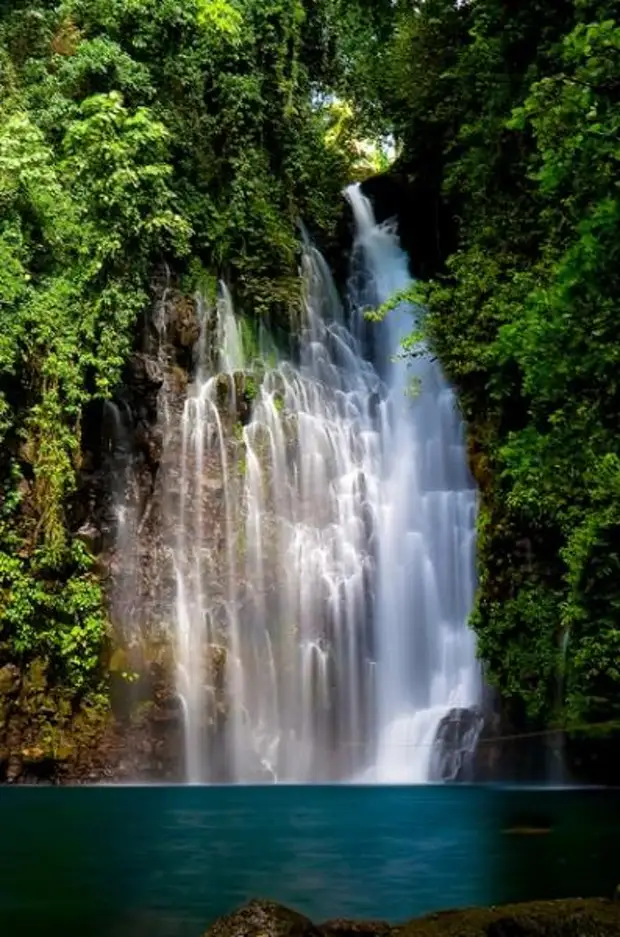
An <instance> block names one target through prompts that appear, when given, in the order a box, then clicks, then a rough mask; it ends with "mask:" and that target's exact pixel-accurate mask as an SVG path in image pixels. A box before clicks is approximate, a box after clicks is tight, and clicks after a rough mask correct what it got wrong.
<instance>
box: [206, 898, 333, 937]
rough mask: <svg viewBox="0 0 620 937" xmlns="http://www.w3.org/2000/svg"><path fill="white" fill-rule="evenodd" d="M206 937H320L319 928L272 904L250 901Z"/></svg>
mask: <svg viewBox="0 0 620 937" xmlns="http://www.w3.org/2000/svg"><path fill="white" fill-rule="evenodd" d="M205 937H321V931H320V930H319V928H318V927H315V925H314V924H313V923H312V921H310V920H308V918H307V917H304V916H303V914H298V913H297V912H296V911H291V910H290V909H289V908H285V907H283V905H280V904H276V902H274V901H251V902H250V903H249V904H247V905H244V906H243V907H242V908H239V909H238V910H237V911H233V913H232V914H228V915H226V917H222V918H219V919H218V920H217V921H216V922H215V923H214V924H213V925H212V926H211V927H210V928H209V930H208V931H207V932H206V934H205Z"/></svg>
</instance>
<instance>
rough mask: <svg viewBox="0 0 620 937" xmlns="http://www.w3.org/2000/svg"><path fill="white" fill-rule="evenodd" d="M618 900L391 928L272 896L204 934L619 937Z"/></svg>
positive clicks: (464, 915)
mask: <svg viewBox="0 0 620 937" xmlns="http://www.w3.org/2000/svg"><path fill="white" fill-rule="evenodd" d="M619 934H620V904H618V903H616V902H611V901H606V900H603V899H597V898H592V899H587V900H583V899H581V898H576V899H570V900H561V901H535V902H531V903H527V904H515V905H506V906H505V907H498V908H467V909H465V910H462V911H441V912H438V913H436V914H429V915H426V917H422V918H417V919H414V920H411V921H408V922H407V923H406V924H402V925H400V926H396V927H390V926H389V925H387V924H385V923H383V922H375V921H358V922H356V921H328V922H327V923H325V924H322V925H319V926H317V925H315V924H313V923H312V922H311V921H309V920H308V918H306V917H304V916H303V915H301V914H298V913H297V912H296V911H291V910H290V909H288V908H285V907H283V906H282V905H279V904H276V903H275V902H271V901H252V902H250V903H249V904H248V905H245V906H244V907H242V908H240V909H239V910H237V911H234V912H233V913H232V914H229V915H227V916H226V917H222V918H219V919H218V920H217V921H216V922H215V923H214V924H213V925H212V926H211V927H210V928H209V930H208V931H207V932H206V934H205V937H357V935H367V937H387V935H390V937H618V935H619Z"/></svg>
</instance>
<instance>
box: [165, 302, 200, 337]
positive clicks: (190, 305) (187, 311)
mask: <svg viewBox="0 0 620 937" xmlns="http://www.w3.org/2000/svg"><path fill="white" fill-rule="evenodd" d="M167 319H168V321H167V330H166V338H167V340H168V341H169V342H170V344H171V345H173V346H175V347H177V348H181V349H187V348H192V347H193V346H194V345H195V343H196V342H197V341H198V339H199V337H200V323H199V321H198V315H197V312H196V304H195V303H194V301H193V300H192V299H190V298H189V297H188V296H183V295H182V294H181V293H176V292H175V293H174V294H173V295H172V297H171V299H170V300H169V302H168V305H167Z"/></svg>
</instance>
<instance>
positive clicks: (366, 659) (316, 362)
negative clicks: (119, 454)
mask: <svg viewBox="0 0 620 937" xmlns="http://www.w3.org/2000/svg"><path fill="white" fill-rule="evenodd" d="M347 196H348V198H349V201H350V203H351V205H352V208H353V212H354V216H355V221H356V228H357V237H356V246H355V251H354V254H355V257H356V260H357V264H358V266H360V265H361V277H360V287H358V289H357V291H356V295H355V296H354V297H353V299H354V306H355V307H356V308H355V309H354V310H353V315H352V321H355V320H356V319H359V318H360V313H361V312H362V310H363V307H364V306H366V305H368V304H372V305H374V304H377V303H381V302H383V301H385V300H386V299H388V298H389V297H390V296H391V295H392V294H393V293H394V292H396V291H398V290H402V289H403V288H404V287H405V286H407V285H408V283H409V282H410V277H409V273H408V267H407V260H406V257H405V255H404V253H403V252H402V250H401V249H400V247H399V244H398V240H397V237H396V235H395V233H394V232H393V231H391V230H390V229H389V228H387V227H385V226H383V227H382V226H378V225H377V224H376V223H375V221H374V218H373V215H372V210H371V207H370V204H369V202H368V201H367V200H366V199H365V197H364V196H363V195H362V193H361V191H360V189H359V188H357V187H352V188H350V189H349V190H348V192H347ZM303 276H304V284H305V293H306V295H305V303H304V307H305V322H304V326H303V332H302V335H301V340H300V361H299V365H297V366H294V365H292V364H290V363H288V362H283V363H282V364H281V365H280V366H279V367H277V368H275V369H273V370H270V371H267V372H266V373H265V374H263V375H262V377H261V378H260V380H257V377H256V375H254V377H253V378H252V380H251V383H250V385H248V381H247V378H245V377H244V375H243V373H242V369H243V365H244V361H243V353H242V343H241V340H240V335H239V331H238V328H237V324H236V322H235V317H234V313H233V310H232V304H231V302H230V297H229V295H228V294H227V292H226V291H223V293H222V298H221V299H220V301H219V304H218V308H217V310H216V326H217V327H216V329H215V331H216V333H217V334H218V335H219V348H220V360H219V363H218V365H219V367H218V370H219V373H218V374H217V375H216V376H210V377H208V376H207V375H206V367H205V364H204V355H205V346H204V342H203V344H202V346H201V347H202V358H201V361H199V363H198V367H197V379H196V382H195V384H194V386H193V387H192V388H191V389H190V392H189V395H188V398H187V402H186V404H185V409H184V412H183V417H182V427H181V436H182V441H181V445H180V472H179V474H180V492H179V503H178V507H177V509H176V514H177V523H176V524H175V529H176V533H175V538H174V544H173V557H174V570H175V580H176V608H175V612H174V618H175V622H176V634H177V659H178V686H179V695H180V697H181V698H182V700H183V706H184V711H185V724H186V748H187V776H188V779H189V780H192V781H201V780H211V779H218V780H233V781H244V780H256V779H264V780H279V781H328V780H347V779H352V778H355V777H357V778H364V779H365V780H368V781H371V782H372V781H377V782H383V781H385V782H391V781H424V780H426V779H427V778H428V766H429V761H430V755H431V751H432V747H433V742H434V739H435V734H436V732H437V728H438V725H439V722H440V720H441V718H442V717H443V716H444V715H445V714H446V713H447V712H448V710H449V709H451V708H452V707H467V706H469V705H472V704H473V703H475V702H476V699H477V692H478V676H477V668H476V664H475V647H474V638H473V635H472V634H471V633H470V632H469V631H468V629H467V627H466V619H467V615H468V613H469V610H470V607H471V603H472V599H473V590H474V520H475V504H476V494H475V490H474V488H473V485H472V482H471V479H470V476H469V474H468V471H467V468H466V458H465V451H464V442H463V431H462V425H461V421H460V418H459V415H458V412H457V409H456V405H455V400H454V397H453V395H452V393H451V391H450V389H449V387H448V386H447V384H446V383H445V381H444V379H443V377H442V375H441V372H440V370H439V367H438V365H437V364H436V363H434V362H433V361H432V360H431V358H430V357H429V356H425V357H422V358H419V359H417V360H416V361H415V363H414V364H413V365H410V364H409V363H408V362H405V361H402V360H399V359H398V358H394V357H393V356H394V355H397V353H398V350H399V347H400V342H401V340H402V339H403V338H404V337H405V335H407V334H408V333H409V332H410V331H411V329H412V327H413V325H414V311H413V310H412V307H411V306H410V305H406V304H401V305H400V306H398V307H397V308H396V309H394V310H393V311H392V312H390V313H389V314H388V317H387V319H386V321H385V322H384V323H382V324H381V325H380V326H377V327H376V339H377V340H376V354H375V358H376V361H377V367H375V366H373V364H372V363H371V362H370V361H368V360H366V359H365V358H364V355H363V353H362V343H361V340H360V338H359V337H358V330H356V329H355V328H354V327H351V328H348V327H347V326H346V325H345V321H344V315H343V311H342V309H341V307H340V303H339V300H338V296H337V293H336V290H335V288H334V285H333V282H332V279H331V276H330V274H329V271H328V270H327V268H326V265H325V262H324V261H323V259H322V257H321V256H320V254H319V253H318V252H317V251H315V250H314V249H313V248H312V247H310V246H308V245H307V246H306V247H305V250H304V255H303ZM207 326H208V322H207V315H206V313H205V321H204V323H203V334H206V330H207ZM412 377H413V378H414V379H416V381H417V383H418V385H419V388H418V389H419V392H418V393H417V395H416V396H412V394H411V393H410V387H411V378H412ZM248 386H251V388H252V389H253V391H254V396H255V399H254V400H253V404H252V409H251V415H250V416H249V418H248V419H245V421H244V424H245V425H243V426H241V424H240V422H239V416H238V414H239V401H240V399H241V398H242V397H243V399H244V400H245V401H246V402H247V397H248ZM214 478H216V479H218V478H219V482H218V481H217V480H216V481H214Z"/></svg>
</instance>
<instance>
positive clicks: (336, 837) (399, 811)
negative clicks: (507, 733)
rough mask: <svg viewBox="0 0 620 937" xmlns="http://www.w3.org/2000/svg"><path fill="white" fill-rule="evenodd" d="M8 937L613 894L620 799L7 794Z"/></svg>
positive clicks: (151, 933) (498, 791) (262, 791)
mask: <svg viewBox="0 0 620 937" xmlns="http://www.w3.org/2000/svg"><path fill="white" fill-rule="evenodd" d="M0 835H1V844H2V846H1V849H0V934H1V935H2V937H31V935H32V937H34V935H37V937H42V935H45V937H200V935H201V934H202V933H203V932H204V930H205V929H206V927H207V925H208V924H209V923H210V922H211V921H212V920H213V919H214V918H215V917H217V916H218V915H220V914H223V913H226V912H228V911H230V910H231V909H233V908H234V907H235V906H236V905H238V904H240V903H242V902H243V901H246V900H247V899H249V898H251V897H260V896H263V897H270V898H273V899H276V900H277V901H281V902H284V903H286V904H288V905H291V906H293V907H295V908H297V909H299V910H300V911H302V912H304V913H306V914H308V915H309V916H311V917H312V918H314V919H315V920H321V919H325V918H328V917H332V916H352V917H374V918H377V917H378V918H386V919H388V920H390V921H398V920H401V919H403V918H407V917H410V916H412V915H415V914H419V913H424V912H426V911H431V910H435V909H441V908H448V907H455V906H463V905H471V904H491V903H499V902H504V901H511V900H520V899H533V898H546V897H568V896H588V895H610V894H611V893H612V892H613V889H614V887H615V885H616V884H617V883H618V882H620V853H619V852H618V848H617V845H618V842H620V792H619V791H609V790H592V789H590V790H570V789H569V790H549V789H546V790H545V789H541V790H508V789H502V788H492V787H479V786H471V787H467V786H413V787H376V786H359V787H357V786H334V787H323V786H290V787H285V786H277V787H273V786H265V787H244V786H235V787H109V788H103V787H100V788H41V787H38V788H7V787H4V788H0Z"/></svg>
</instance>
